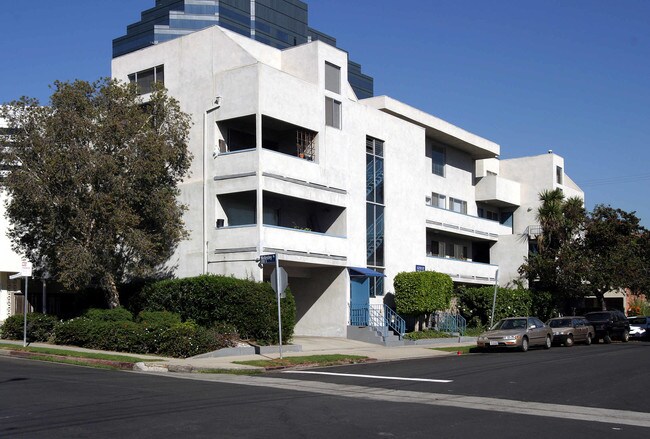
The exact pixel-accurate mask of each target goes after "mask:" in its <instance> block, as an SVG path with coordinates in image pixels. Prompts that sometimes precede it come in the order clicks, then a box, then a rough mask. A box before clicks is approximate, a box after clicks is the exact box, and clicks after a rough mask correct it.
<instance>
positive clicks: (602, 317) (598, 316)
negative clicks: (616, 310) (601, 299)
mask: <svg viewBox="0 0 650 439" xmlns="http://www.w3.org/2000/svg"><path fill="white" fill-rule="evenodd" d="M586 317H587V320H589V321H595V320H609V319H610V317H611V314H609V313H606V312H595V313H593V314H589V315H588V316H586Z"/></svg>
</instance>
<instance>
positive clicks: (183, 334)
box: [157, 321, 234, 358]
mask: <svg viewBox="0 0 650 439" xmlns="http://www.w3.org/2000/svg"><path fill="white" fill-rule="evenodd" d="M228 346H234V342H233V340H232V339H230V338H229V337H228V336H223V335H222V334H218V333H217V332H215V331H214V330H212V329H206V328H203V327H201V326H199V325H197V324H196V323H194V322H191V321H190V322H184V323H179V324H177V325H174V326H172V327H171V328H169V329H167V330H166V331H164V332H163V333H162V334H161V340H160V343H159V344H158V351H157V353H158V354H160V355H166V356H170V357H179V358H186V357H191V356H194V355H199V354H202V353H204V352H209V351H214V350H217V349H221V348H224V347H228Z"/></svg>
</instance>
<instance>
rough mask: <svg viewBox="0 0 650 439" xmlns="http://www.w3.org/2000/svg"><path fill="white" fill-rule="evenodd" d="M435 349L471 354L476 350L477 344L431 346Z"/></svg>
mask: <svg viewBox="0 0 650 439" xmlns="http://www.w3.org/2000/svg"><path fill="white" fill-rule="evenodd" d="M430 349H432V350H434V351H444V352H460V353H461V354H469V353H472V352H475V350H476V345H473V346H457V347H453V346H451V347H445V348H430Z"/></svg>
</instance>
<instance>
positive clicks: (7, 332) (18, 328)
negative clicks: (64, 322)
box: [0, 313, 57, 343]
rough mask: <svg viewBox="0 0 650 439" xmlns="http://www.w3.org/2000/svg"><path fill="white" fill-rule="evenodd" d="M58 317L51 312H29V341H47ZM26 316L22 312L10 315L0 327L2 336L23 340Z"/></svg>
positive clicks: (0, 335) (0, 336)
mask: <svg viewBox="0 0 650 439" xmlns="http://www.w3.org/2000/svg"><path fill="white" fill-rule="evenodd" d="M56 324H57V318H56V317H55V316H52V315H49V314H41V313H28V314H27V341H28V342H30V343H31V342H38V341H41V342H46V341H48V340H49V339H50V337H52V334H53V333H54V327H55V326H56ZM23 325H24V318H23V315H22V314H16V315H13V316H11V317H8V318H7V319H6V320H5V321H4V323H3V324H2V327H0V338H5V339H12V340H22V339H23Z"/></svg>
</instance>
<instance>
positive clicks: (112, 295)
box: [102, 273, 120, 309]
mask: <svg viewBox="0 0 650 439" xmlns="http://www.w3.org/2000/svg"><path fill="white" fill-rule="evenodd" d="M102 288H103V289H104V292H105V294H106V303H107V304H108V308H109V309H113V308H117V307H118V306H120V294H119V293H118V292H117V286H116V285H115V279H114V278H113V275H112V274H110V273H108V274H106V275H105V276H104V279H103V280H102Z"/></svg>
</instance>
